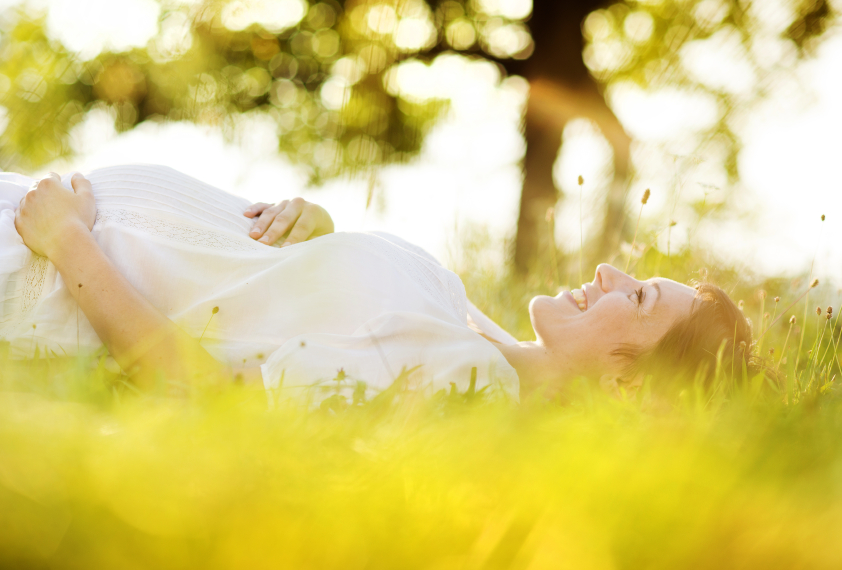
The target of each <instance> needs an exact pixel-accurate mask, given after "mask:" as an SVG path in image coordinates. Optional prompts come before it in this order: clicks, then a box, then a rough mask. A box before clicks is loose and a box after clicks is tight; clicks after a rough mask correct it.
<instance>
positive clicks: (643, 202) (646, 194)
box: [623, 188, 652, 273]
mask: <svg viewBox="0 0 842 570" xmlns="http://www.w3.org/2000/svg"><path fill="white" fill-rule="evenodd" d="M651 195H652V192H651V191H650V190H649V188H647V189H646V191H645V192H644V193H643V197H642V198H641V199H640V213H639V214H638V215H637V225H636V226H635V228H634V239H632V246H631V251H629V258H628V260H627V261H626V269H625V270H624V271H623V272H624V273H628V272H629V264H630V263H631V258H632V254H634V246H635V244H636V243H637V231H638V230H639V229H640V218H641V216H643V206H645V205H646V202H648V201H649V196H651Z"/></svg>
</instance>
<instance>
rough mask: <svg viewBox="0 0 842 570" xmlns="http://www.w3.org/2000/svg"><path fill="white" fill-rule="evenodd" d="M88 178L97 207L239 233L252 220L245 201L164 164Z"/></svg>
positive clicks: (104, 170)
mask: <svg viewBox="0 0 842 570" xmlns="http://www.w3.org/2000/svg"><path fill="white" fill-rule="evenodd" d="M88 177H89V179H90V181H91V185H92V187H93V191H94V195H95V196H96V202H97V208H98V209H100V210H112V211H113V210H121V209H123V210H130V211H134V212H140V213H142V214H145V215H146V216H152V217H155V216H161V215H165V216H167V217H176V218H179V219H182V220H185V221H188V222H192V223H194V224H200V225H204V226H208V227H212V228H217V229H222V230H227V231H230V232H234V233H236V234H239V235H247V234H248V232H249V230H250V229H251V226H252V224H253V223H254V222H253V220H251V219H249V218H246V217H245V216H243V212H244V211H245V209H246V208H247V207H248V206H249V202H248V200H246V199H244V198H240V197H239V196H234V195H233V194H230V193H228V192H225V191H224V190H220V189H219V188H215V187H214V186H211V185H210V184H206V183H204V182H202V181H200V180H197V179H195V178H192V177H190V176H187V175H186V174H183V173H181V172H178V171H177V170H174V169H172V168H169V167H166V166H157V165H130V166H113V167H109V168H101V169H98V170H94V171H93V172H91V173H90V174H89V175H88Z"/></svg>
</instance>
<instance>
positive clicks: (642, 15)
mask: <svg viewBox="0 0 842 570" xmlns="http://www.w3.org/2000/svg"><path fill="white" fill-rule="evenodd" d="M837 15H838V11H837V10H836V9H834V7H833V5H832V2H831V0H783V1H781V2H751V1H749V0H628V1H626V2H618V3H614V4H612V5H610V6H608V7H606V8H604V9H600V10H595V11H593V12H591V13H590V14H589V15H588V17H587V18H586V19H585V20H584V22H583V23H582V31H583V35H584V38H585V41H586V45H585V47H584V51H583V58H584V61H585V64H586V65H587V66H588V69H589V70H590V71H591V73H592V74H593V75H594V77H595V78H596V79H597V80H599V81H600V82H601V83H603V84H605V85H607V86H611V85H617V84H621V83H624V82H630V83H633V84H635V85H637V86H640V87H642V88H644V89H647V90H656V89H660V88H664V87H670V88H673V89H676V90H678V91H679V92H680V93H684V94H692V95H702V96H704V97H705V98H706V99H707V100H708V101H710V102H712V103H713V104H714V106H715V108H716V117H717V119H716V121H715V122H713V124H711V125H710V126H709V127H708V128H707V130H706V131H705V132H702V133H700V135H699V136H698V143H699V146H700V147H708V148H715V149H717V150H722V151H724V154H725V167H726V169H727V171H728V174H729V176H730V177H731V179H732V181H734V180H736V179H737V178H738V175H739V173H738V171H737V155H738V153H739V151H740V148H741V141H740V136H739V132H738V131H739V128H740V126H741V122H742V121H743V120H744V118H745V114H746V111H747V110H748V108H749V107H750V106H751V105H753V104H756V103H757V102H758V100H760V99H762V98H763V97H766V96H767V95H769V94H770V93H771V92H772V91H773V90H774V89H775V87H776V86H777V85H778V83H779V82H780V81H781V80H782V79H784V78H786V77H787V76H789V77H790V78H791V74H792V72H793V71H794V66H795V63H796V62H797V61H798V59H799V58H802V57H805V56H809V55H812V54H813V53H814V52H815V50H816V49H817V47H818V46H819V44H820V43H821V41H822V38H823V36H824V34H825V32H826V31H827V30H828V29H829V28H830V27H831V26H833V25H835V22H836V18H837ZM705 57H712V58H715V59H713V60H709V61H715V64H714V63H710V62H703V61H702V60H703V58H705Z"/></svg>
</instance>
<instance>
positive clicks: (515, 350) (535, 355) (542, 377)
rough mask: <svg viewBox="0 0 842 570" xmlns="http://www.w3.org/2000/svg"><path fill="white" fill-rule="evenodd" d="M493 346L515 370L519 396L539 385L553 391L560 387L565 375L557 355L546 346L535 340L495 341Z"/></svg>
mask: <svg viewBox="0 0 842 570" xmlns="http://www.w3.org/2000/svg"><path fill="white" fill-rule="evenodd" d="M494 346H496V347H497V349H498V350H499V351H500V352H501V353H502V354H503V356H505V357H506V360H507V361H508V362H509V364H511V365H512V368H514V369H515V371H516V372H517V375H518V378H519V380H520V395H521V397H524V396H526V395H528V394H530V393H532V392H533V391H534V390H535V389H536V388H539V387H546V388H549V389H550V391H555V389H557V388H560V387H561V385H562V383H563V382H564V378H565V377H566V376H567V375H566V374H565V371H564V369H563V366H562V365H561V364H560V362H559V360H560V359H559V358H558V355H555V354H553V353H551V352H550V351H549V349H547V347H545V346H544V345H543V344H541V343H539V342H537V341H532V342H519V343H517V344H497V343H495V344H494Z"/></svg>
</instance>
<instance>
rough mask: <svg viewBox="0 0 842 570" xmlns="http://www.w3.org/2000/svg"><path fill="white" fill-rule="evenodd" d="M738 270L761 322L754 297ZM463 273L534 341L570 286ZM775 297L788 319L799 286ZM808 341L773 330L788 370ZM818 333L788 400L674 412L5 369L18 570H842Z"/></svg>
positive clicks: (593, 403) (5, 482)
mask: <svg viewBox="0 0 842 570" xmlns="http://www.w3.org/2000/svg"><path fill="white" fill-rule="evenodd" d="M662 261H663V260H660V259H656V258H655V257H651V258H644V259H642V260H641V261H640V264H641V267H640V268H639V269H640V271H641V272H642V271H644V270H647V271H652V270H654V268H653V267H644V265H645V264H650V263H651V264H654V263H662ZM697 265H698V261H697V260H694V259H693V258H692V257H690V256H687V257H684V258H680V257H676V258H674V259H671V260H670V264H669V266H661V268H660V270H659V272H660V273H662V274H665V275H667V276H672V277H675V278H677V279H686V278H687V277H689V276H690V274H691V273H692V272H693V267H697ZM665 267H667V269H668V271H667V270H665V269H664V268H665ZM721 277H723V279H724V280H726V281H728V280H729V279H735V280H734V281H733V282H732V284H733V285H734V290H735V295H736V297H737V298H739V295H741V294H744V295H745V298H746V306H745V310H746V311H747V314H754V313H757V314H758V319H760V318H762V317H760V316H759V315H760V314H761V313H762V311H761V308H760V302H761V301H760V299H759V297H758V296H757V295H754V294H753V292H754V291H755V289H754V288H752V287H750V286H748V285H747V284H745V283H741V282H739V281H738V280H736V279H737V278H736V277H735V276H734V275H733V274H728V273H723V274H722V275H721ZM463 278H464V280H465V282H466V286H467V288H468V291H469V293H470V294H471V297H472V298H473V299H476V302H477V304H479V305H480V306H481V307H482V308H483V309H484V310H486V311H487V312H488V313H489V314H490V315H491V316H492V317H495V318H497V319H498V320H499V321H500V322H501V323H502V324H504V326H507V327H509V328H510V329H511V330H513V331H516V332H520V333H521V334H524V335H526V334H528V332H529V329H527V328H526V327H527V325H528V321H526V320H525V319H524V312H525V306H526V303H527V302H528V299H529V298H530V297H531V296H532V295H533V294H535V293H541V292H554V291H551V290H550V289H552V288H553V287H554V286H555V285H556V284H554V283H553V282H552V279H551V278H550V279H543V278H539V279H538V280H536V281H532V282H528V283H515V282H513V281H511V280H509V279H508V278H506V277H505V276H503V275H500V274H497V273H495V272H494V271H491V270H488V271H485V270H482V269H481V268H476V267H475V268H473V269H471V270H468V271H465V272H464V273H463ZM786 285H787V286H788V282H787V283H786ZM764 286H766V287H769V296H767V299H766V303H767V304H766V308H767V309H770V310H771V305H770V304H769V303H771V300H770V299H771V296H772V295H775V294H777V292H776V291H774V288H775V287H782V288H785V284H784V282H783V281H781V282H773V283H767V284H764ZM741 287H742V289H740V288H741ZM782 296H784V297H785V298H784V301H787V300H790V298H792V295H791V294H789V293H788V292H786V293H782ZM784 301H782V302H781V303H782V304H783V303H784ZM806 302H808V303H809V302H810V301H809V299H808V301H806ZM787 304H788V303H787ZM804 306H805V305H803V304H799V305H797V307H796V310H798V311H799V313H798V314H799V318H801V317H800V311H801V310H803V308H804ZM837 313H838V309H837ZM787 318H788V316H787ZM756 320H757V319H755V321H756ZM784 322H786V321H784ZM833 322H834V323H835V322H836V321H835V319H834V321H833ZM817 323H818V321H817ZM836 329H837V327H834V328H833V329H832V330H834V331H835V330H836ZM786 332H787V328H786V326H785V325H779V326H778V327H776V329H775V330H773V331H772V333H771V334H769V335H768V338H766V339H765V342H766V346H767V347H768V346H772V347H778V355H777V356H776V358H777V357H778V356H780V351H781V347H782V343H783V338H784V335H785V334H786ZM805 332H806V333H807V335H806V339H805V341H804V344H803V348H802V357H801V359H800V360H801V363H800V365H799V366H800V368H799V372H800V374H801V376H800V378H801V381H799V382H790V383H789V386H788V388H787V392H786V393H772V392H768V391H764V390H759V389H758V387H757V386H756V385H754V386H752V385H747V386H735V385H731V387H730V388H729V389H728V390H726V391H722V392H721V393H720V394H719V395H718V396H717V397H716V398H710V397H709V396H708V395H704V394H701V393H698V392H696V391H694V390H692V389H688V390H687V391H686V393H685V394H684V397H683V398H682V399H681V400H680V401H678V402H677V404H676V405H675V407H674V408H673V409H672V410H670V411H668V412H663V411H661V412H659V413H651V412H649V411H647V407H646V406H645V405H641V404H640V403H639V402H636V401H627V402H619V401H615V400H611V399H609V398H607V397H604V396H603V395H601V394H600V393H598V392H595V391H593V390H592V389H591V387H590V386H589V385H588V384H587V383H586V382H582V383H581V384H579V385H578V388H577V394H576V396H575V397H573V398H572V402H571V403H569V404H567V405H563V406H562V405H558V404H555V403H551V402H546V401H542V400H541V399H538V398H536V399H532V400H529V401H525V402H522V403H521V404H520V405H519V406H513V405H506V404H501V403H490V402H478V401H473V402H469V401H467V400H466V398H465V397H464V396H459V395H455V396H442V397H440V398H436V399H433V400H421V399H417V398H414V397H412V396H411V395H405V396H403V397H401V398H399V400H398V401H397V402H396V403H394V404H392V405H388V406H383V405H373V404H368V405H362V406H357V407H354V406H349V407H347V408H345V409H342V410H338V411H337V410H320V411H306V410H303V409H300V408H296V407H294V406H285V405H281V406H279V407H277V408H276V409H273V410H271V411H270V410H268V409H267V405H266V397H265V395H264V394H263V393H262V392H261V391H258V390H254V389H249V388H244V387H238V386H232V387H230V388H229V389H226V390H223V391H222V392H214V393H205V394H196V395H195V396H194V397H192V398H190V399H182V400H174V399H168V398H162V397H155V396H148V395H138V394H135V393H133V392H132V391H131V390H130V389H129V388H127V387H125V386H124V385H123V384H121V383H120V381H119V378H116V377H114V376H112V375H110V374H109V373H107V372H106V371H105V370H103V369H102V368H101V367H100V368H98V369H95V366H94V365H95V364H96V363H95V362H86V361H81V360H80V361H73V362H70V363H65V364H64V366H60V365H59V364H57V363H51V362H48V361H44V360H39V361H35V362H32V363H28V364H26V365H25V366H23V367H22V366H20V365H19V364H13V363H9V362H4V361H0V374H2V383H0V388H2V390H0V567H4V568H5V567H10V568H121V569H122V568H129V569H131V568H156V569H159V568H160V569H167V568H208V569H211V568H342V569H352V568H384V569H398V568H400V569H404V568H406V569H409V568H425V569H428V568H429V569H432V568H435V569H450V568H454V569H455V568H469V569H470V568H552V569H556V568H559V569H560V568H570V569H578V568H597V569H603V568H604V569H612V568H617V569H621V568H628V569H638V568H652V569H657V568H664V569H666V568H670V569H672V568H705V569H708V568H782V569H784V568H786V569H790V568H829V569H830V568H834V569H836V568H840V567H842V546H840V545H842V438H840V437H839V434H840V433H842V399H840V398H839V396H838V394H837V392H836V391H835V390H834V389H833V386H834V385H835V384H834V383H833V382H829V381H828V380H829V379H830V378H831V377H833V376H834V374H835V373H836V372H838V369H837V368H833V365H832V364H831V365H830V368H829V369H828V368H827V367H825V368H824V369H821V367H819V366H813V365H812V364H810V365H805V364H804V363H805V362H809V361H810V357H809V356H808V353H807V351H808V350H810V349H811V348H812V343H814V342H816V338H814V335H815V334H818V333H820V332H821V331H820V330H819V327H818V325H817V326H816V330H815V331H814V330H813V327H812V324H811V326H808V327H807V328H806V329H805ZM824 338H825V339H827V338H828V337H827V336H825V337H824ZM793 345H795V347H794V348H793ZM795 350H797V343H793V342H790V348H789V349H788V352H787V358H786V360H785V361H784V362H783V363H782V365H781V367H782V369H786V370H788V372H789V374H790V377H791V378H795V377H797V375H796V369H795V363H794V360H795V358H794V355H795V353H794V351H795ZM832 352H833V354H834V355H835V354H836V351H835V347H834V349H832ZM826 362H828V361H826ZM811 378H812V381H810V379H811Z"/></svg>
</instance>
